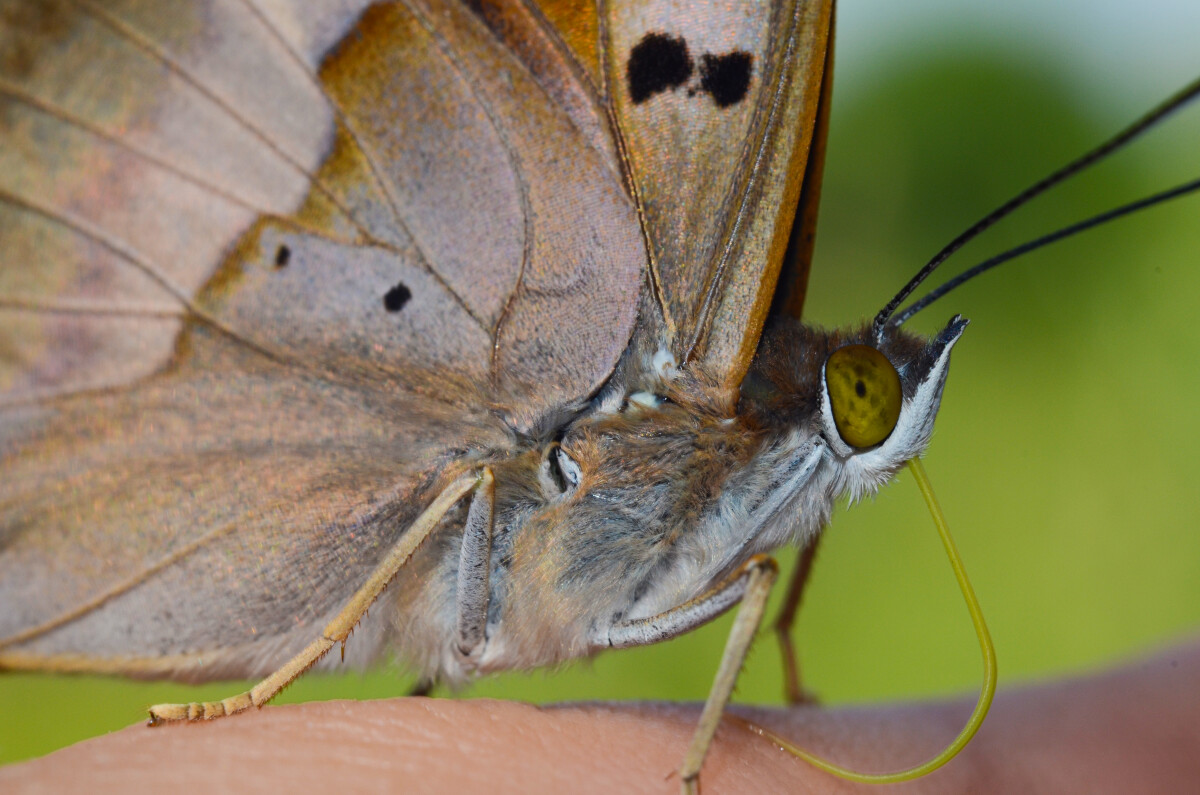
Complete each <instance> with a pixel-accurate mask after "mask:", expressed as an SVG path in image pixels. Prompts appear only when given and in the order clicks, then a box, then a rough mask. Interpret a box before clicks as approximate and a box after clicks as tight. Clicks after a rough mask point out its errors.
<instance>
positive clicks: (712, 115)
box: [560, 0, 832, 388]
mask: <svg viewBox="0 0 1200 795" xmlns="http://www.w3.org/2000/svg"><path fill="white" fill-rule="evenodd" d="M603 7H604V9H605V10H606V11H607V14H606V16H605V17H604V18H603V19H602V20H600V22H599V23H597V25H596V26H595V27H596V28H597V29H598V32H597V34H596V35H595V36H594V37H593V36H592V35H591V33H590V32H588V33H587V34H583V35H574V36H572V37H570V38H569V39H568V40H569V41H570V42H571V45H572V47H573V49H574V50H575V51H576V52H580V53H582V54H581V55H580V61H581V62H582V63H583V64H585V65H586V70H587V72H588V73H589V74H590V75H591V77H592V80H593V81H594V82H595V83H596V84H597V85H598V86H600V90H601V92H602V95H603V96H605V97H606V98H607V101H608V103H609V106H610V108H611V111H612V114H613V116H614V118H615V119H616V123H617V126H618V129H619V131H620V138H621V141H620V144H621V146H622V152H623V154H624V160H623V162H624V165H625V167H626V169H627V171H628V173H629V177H630V181H631V184H632V185H633V190H634V192H635V194H636V196H637V199H638V203H639V208H640V212H641V217H642V223H643V225H644V227H645V229H646V237H647V240H648V248H649V253H650V261H651V273H652V281H653V288H654V290H655V296H656V298H657V307H658V308H659V310H660V311H661V319H662V324H661V330H658V329H654V330H650V328H649V326H643V328H645V329H647V331H648V333H652V334H655V335H656V336H657V335H662V336H665V338H666V342H667V344H668V346H669V347H670V349H671V350H672V352H673V353H674V355H675V357H676V359H677V360H678V361H680V362H683V361H692V360H694V361H698V362H700V363H702V364H703V365H704V366H705V367H706V369H707V370H708V371H709V372H710V373H712V374H713V375H715V376H716V377H718V378H719V379H721V380H722V381H723V383H724V384H725V385H727V386H728V387H730V388H736V386H737V385H738V384H739V383H740V382H741V379H742V376H743V375H744V374H745V372H746V370H747V368H748V366H749V362H750V359H751V357H752V356H753V353H754V350H755V348H756V346H757V343H758V337H759V333H760V332H761V330H762V326H763V322H764V320H765V317H766V314H767V312H768V310H769V308H770V305H771V301H772V296H773V295H774V292H775V286H776V281H777V279H778V277H779V273H780V268H781V265H782V263H783V261H784V253H785V249H786V247H787V242H788V238H789V233H790V232H791V230H792V220H793V217H794V215H795V212H796V206H797V200H798V197H799V195H800V190H801V185H802V184H804V183H805V181H806V162H807V160H806V159H807V158H808V155H809V149H810V147H809V144H810V141H811V140H812V138H813V133H814V129H816V127H817V125H816V119H817V117H818V113H817V110H818V107H819V105H820V102H821V97H822V77H823V74H824V72H825V69H824V66H825V63H826V53H827V45H828V42H829V34H830V29H831V24H832V3H830V2H823V1H822V0H797V2H779V3H772V4H768V3H754V4H750V3H733V4H730V3H724V2H710V3H694V2H686V3H685V2H660V3H652V4H647V3H642V2H636V1H635V0H625V1H621V0H617V1H615V2H610V3H606V4H604V5H603ZM560 27H561V28H562V29H564V30H567V31H568V32H578V31H586V30H588V26H587V25H584V24H581V23H579V22H577V21H573V20H563V21H561V22H560ZM589 41H597V42H599V48H598V51H596V52H594V53H593V52H591V51H589V50H588V49H587V42H589ZM822 151H823V150H822V149H821V148H820V147H818V149H817V152H816V154H817V157H816V159H815V160H814V161H812V162H813V164H814V168H810V169H808V170H807V171H808V173H809V175H810V176H814V177H816V178H815V179H811V180H810V190H809V194H808V195H809V203H810V206H812V207H813V208H815V206H816V198H817V194H818V193H819V166H820V157H819V155H820V153H821V152H822ZM814 221H815V213H814V214H813V215H812V216H811V218H809V222H810V223H811V222H814ZM809 233H811V229H809ZM799 281H800V282H802V281H803V279H800V280H799Z"/></svg>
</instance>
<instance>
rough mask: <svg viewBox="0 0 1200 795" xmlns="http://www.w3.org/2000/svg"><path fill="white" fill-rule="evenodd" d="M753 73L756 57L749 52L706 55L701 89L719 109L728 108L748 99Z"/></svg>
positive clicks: (735, 51) (702, 67)
mask: <svg viewBox="0 0 1200 795" xmlns="http://www.w3.org/2000/svg"><path fill="white" fill-rule="evenodd" d="M753 72H754V56H753V55H751V54H750V53H748V52H743V51H741V50H734V51H733V52H731V53H726V54H725V55H709V54H707V53H706V54H705V55H703V56H701V58H700V88H701V90H703V91H706V92H708V94H709V95H710V96H711V97H712V98H713V101H714V102H716V103H717V107H718V108H727V107H729V106H730V105H736V104H737V103H739V102H741V101H742V100H743V99H745V98H746V92H747V91H749V90H750V75H751V74H752V73H753ZM635 101H636V100H635Z"/></svg>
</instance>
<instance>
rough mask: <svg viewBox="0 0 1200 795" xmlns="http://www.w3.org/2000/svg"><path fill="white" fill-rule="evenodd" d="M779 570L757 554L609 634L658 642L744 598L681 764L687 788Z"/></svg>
mask: <svg viewBox="0 0 1200 795" xmlns="http://www.w3.org/2000/svg"><path fill="white" fill-rule="evenodd" d="M778 573H779V566H778V565H777V564H776V563H775V561H774V560H772V559H771V558H769V557H767V556H765V555H756V556H754V557H753V558H751V559H750V560H748V561H747V562H746V564H745V565H744V566H742V567H741V568H740V569H738V570H737V571H736V572H734V574H733V575H732V576H731V577H729V579H727V580H725V582H723V583H721V584H720V585H718V586H717V587H715V588H713V589H712V590H711V591H708V592H707V593H705V594H701V595H700V596H698V597H696V598H695V599H693V600H691V601H690V602H687V603H685V604H682V605H680V606H679V607H676V608H673V609H671V610H668V611H666V612H665V613H659V614H658V615H656V616H650V617H649V618H643V619H638V620H636V621H628V622H625V623H623V624H618V625H617V626H615V627H613V629H612V630H611V631H610V633H609V644H610V645H612V646H614V647H621V646H642V645H645V644H648V643H656V642H658V641H662V640H667V639H669V638H673V637H676V636H677V635H682V634H683V633H685V632H690V631H691V630H693V629H695V628H696V627H698V626H700V625H701V624H703V623H705V622H706V621H709V620H711V619H713V618H716V617H717V616H719V615H720V614H721V613H724V612H725V611H726V610H728V609H729V608H730V607H732V606H733V605H734V604H736V603H737V602H739V601H740V602H741V603H742V607H741V610H739V611H738V615H737V619H736V620H735V621H734V622H733V629H732V630H731V631H730V633H729V640H727V641H726V642H725V653H724V654H723V655H722V657H721V665H720V667H719V668H718V669H717V676H716V679H715V680H714V681H713V686H712V689H711V690H710V691H709V693H708V699H707V700H706V701H705V702H704V710H703V711H702V712H701V713H700V721H699V723H698V724H697V725H696V731H695V732H694V733H693V734H692V742H691V744H690V745H689V746H688V750H687V754H686V755H685V756H684V758H683V765H682V766H680V768H679V776H680V779H681V780H682V782H683V791H684V792H685V793H694V792H696V782H697V779H698V777H699V775H700V766H701V765H702V764H703V762H704V757H705V755H706V754H707V753H708V748H709V746H710V745H712V739H713V735H715V734H716V733H717V725H718V724H719V723H720V722H721V715H722V713H724V711H725V706H726V705H727V704H728V703H729V697H730V696H731V695H732V694H733V686H734V684H735V683H736V682H737V677H738V673H739V672H740V671H741V670H742V663H743V662H744V661H745V659H746V652H748V651H749V650H750V644H751V642H752V641H753V640H754V635H755V633H756V632H757V631H758V627H759V625H760V624H762V619H763V614H764V613H765V612H766V609H767V596H768V595H769V594H770V592H771V585H772V584H774V582H775V577H776V576H777V575H778Z"/></svg>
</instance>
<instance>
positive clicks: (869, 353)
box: [825, 345, 901, 447]
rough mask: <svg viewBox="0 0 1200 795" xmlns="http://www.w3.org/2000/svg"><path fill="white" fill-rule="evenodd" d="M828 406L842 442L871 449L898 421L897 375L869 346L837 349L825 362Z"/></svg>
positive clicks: (878, 353)
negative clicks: (831, 410)
mask: <svg viewBox="0 0 1200 795" xmlns="http://www.w3.org/2000/svg"><path fill="white" fill-rule="evenodd" d="M825 384H826V386H827V387H828V389H829V405H830V408H832V409H833V421H834V423H836V424H837V429H838V433H839V434H840V435H841V437H842V441H844V442H845V443H846V444H848V445H850V446H851V447H874V446H875V445H877V444H879V443H880V442H882V441H883V440H884V439H886V438H888V435H889V434H891V432H892V429H893V428H895V427H896V420H898V419H900V399H901V391H900V375H899V374H898V373H897V372H896V368H895V367H892V363H891V362H889V361H888V358H887V357H886V356H884V355H883V354H882V353H880V352H879V351H877V350H875V349H874V348H872V347H870V346H869V345H847V346H846V347H844V348H838V349H837V350H836V351H834V352H833V353H831V354H830V355H829V359H828V360H827V361H826V362H825Z"/></svg>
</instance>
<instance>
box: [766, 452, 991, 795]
mask: <svg viewBox="0 0 1200 795" xmlns="http://www.w3.org/2000/svg"><path fill="white" fill-rule="evenodd" d="M908 468H909V470H910V471H911V472H912V473H913V477H914V478H916V480H917V488H919V489H920V490H921V496H923V497H924V498H925V504H926V505H928V506H929V512H930V513H931V514H932V515H933V523H934V524H935V525H936V526H937V530H938V535H939V536H941V539H942V546H944V547H945V548H946V557H947V558H949V559H950V568H952V569H954V578H955V579H956V580H957V581H958V587H959V589H961V590H962V595H963V599H964V600H965V601H966V603H967V611H968V612H969V613H970V614H971V623H972V624H974V626H975V634H976V636H977V637H978V638H979V648H980V651H981V652H982V653H983V687H982V688H981V689H980V691H979V700H978V701H977V702H976V704H975V710H974V711H973V712H972V713H971V717H970V718H969V719H968V720H967V725H966V726H964V727H963V729H962V731H961V732H959V733H958V736H957V737H955V738H954V741H953V742H951V743H950V744H949V745H947V746H946V747H945V748H944V749H942V751H941V752H940V753H939V754H938V755H937V756H935V757H933V758H932V759H930V760H928V761H926V762H924V763H922V764H919V765H917V766H916V767H910V768H908V769H907V770H898V771H896V772H894V773H859V772H857V771H854V770H848V769H846V768H844V767H841V766H840V765H836V764H834V763H833V762H829V761H827V760H824V759H821V758H820V757H818V756H814V755H813V754H810V753H809V752H807V751H805V750H804V749H802V748H797V747H796V746H795V745H793V744H792V743H790V742H788V741H787V740H785V739H783V738H782V737H780V736H779V735H777V734H775V733H774V732H772V731H769V730H767V729H764V728H762V727H760V726H757V725H755V724H753V723H749V722H745V725H746V727H747V728H749V729H750V730H751V731H752V732H754V733H755V734H758V735H759V736H761V737H765V738H766V739H768V740H770V741H771V742H773V743H775V744H776V745H778V746H779V747H780V748H781V749H783V750H785V751H787V752H788V753H790V754H792V755H793V756H798V757H800V758H801V759H803V760H804V761H805V762H808V763H809V764H810V765H812V766H813V767H816V768H819V769H820V770H824V771H825V772H826V773H831V774H833V775H835V776H838V777H839V778H844V779H847V780H849V781H854V782H858V783H860V784H896V783H899V782H901V781H911V780H913V779H915V778H920V777H921V776H924V775H927V774H929V773H932V772H933V771H935V770H937V769H938V768H940V767H942V766H943V765H945V764H946V763H947V762H949V761H950V760H951V759H953V758H954V757H955V756H957V755H958V752H959V751H961V750H962V749H963V748H965V747H966V746H967V743H969V742H970V741H971V738H972V737H974V736H975V733H976V732H977V731H979V727H980V726H982V725H983V719H984V718H986V717H987V713H988V709H989V708H990V707H991V706H992V698H993V697H994V696H995V695H996V649H995V647H994V646H993V645H992V637H991V635H990V634H989V633H988V628H987V624H986V623H985V622H984V620H983V611H982V610H981V609H980V607H979V600H978V599H976V598H975V589H974V588H972V587H971V581H970V580H969V579H968V578H967V572H966V570H965V569H964V568H963V564H962V559H961V558H960V557H959V556H958V549H957V548H956V547H955V545H954V539H953V538H952V537H951V536H950V528H949V526H948V525H947V524H946V517H945V516H943V515H942V509H941V506H940V505H938V502H937V497H935V496H934V493H933V487H932V486H931V485H930V483H929V477H928V476H927V475H926V474H925V467H924V466H923V465H922V464H921V461H920V459H916V458H913V459H911V460H910V461H909V462H908Z"/></svg>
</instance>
